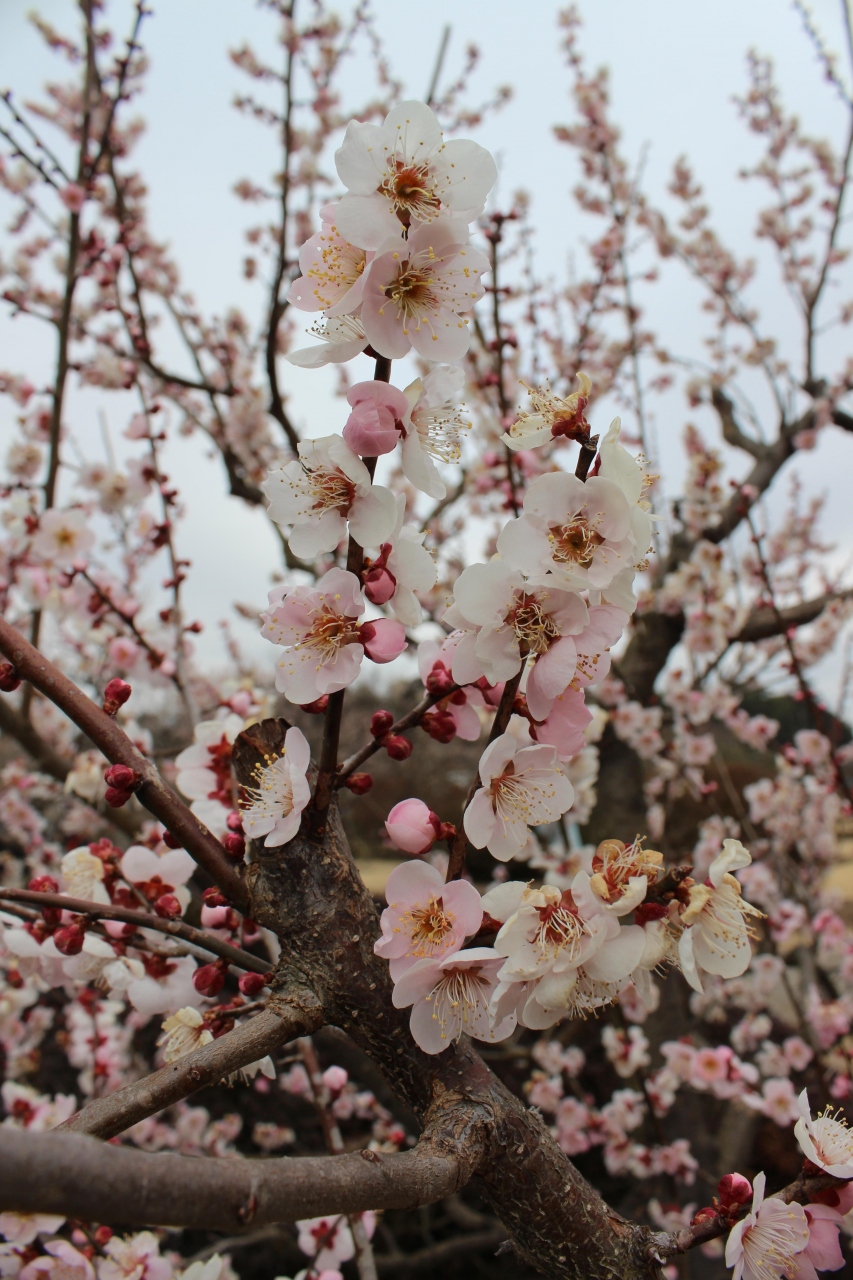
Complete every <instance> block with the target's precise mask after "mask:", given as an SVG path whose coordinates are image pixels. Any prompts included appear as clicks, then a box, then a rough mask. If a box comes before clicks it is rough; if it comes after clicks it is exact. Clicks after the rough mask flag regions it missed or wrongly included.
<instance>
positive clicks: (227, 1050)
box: [0, 991, 323, 1222]
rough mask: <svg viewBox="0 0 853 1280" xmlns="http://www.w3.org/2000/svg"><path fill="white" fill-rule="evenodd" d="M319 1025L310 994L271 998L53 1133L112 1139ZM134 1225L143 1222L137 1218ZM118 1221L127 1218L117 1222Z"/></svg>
mask: <svg viewBox="0 0 853 1280" xmlns="http://www.w3.org/2000/svg"><path fill="white" fill-rule="evenodd" d="M322 1025H323V1011H322V1010H321V1009H320V1007H319V1005H318V1004H317V1001H316V1000H315V999H314V998H313V996H311V994H310V993H308V992H304V991H303V992H298V993H293V994H283V995H281V996H273V997H271V999H270V1003H269V1005H268V1007H267V1008H266V1009H265V1010H264V1012H263V1013H259V1014H258V1016H257V1017H256V1018H251V1019H250V1020H249V1021H248V1022H244V1023H242V1024H241V1025H240V1026H238V1027H235V1029H234V1030H233V1031H229V1032H228V1034H227V1035H224V1036H220V1037H219V1039H218V1040H213V1041H211V1043H210V1044H206V1045H203V1046H202V1048H200V1049H195V1050H193V1052H192V1053H187V1054H185V1055H184V1057H182V1058H178V1060H177V1062H170V1063H168V1064H167V1065H166V1066H165V1067H161V1068H160V1070H159V1071H153V1072H152V1073H151V1075H148V1076H146V1077H145V1078H144V1079H143V1080H137V1081H135V1082H134V1083H133V1084H129V1085H127V1086H126V1087H125V1088H124V1089H119V1090H118V1091H117V1092H116V1093H110V1094H107V1095H106V1097H103V1098H95V1099H93V1101H92V1102H90V1103H89V1105H88V1106H86V1107H84V1108H83V1110H82V1111H78V1112H77V1114H76V1115H73V1116H72V1117H71V1118H70V1120H66V1121H65V1122H64V1123H63V1124H61V1125H59V1126H58V1128H57V1129H56V1130H55V1132H57V1133H58V1132H60V1131H62V1130H68V1131H70V1132H72V1133H87V1134H91V1135H92V1137H95V1138H103V1139H107V1138H114V1137H115V1136H116V1135H117V1134H119V1133H124V1131H125V1130H126V1129H129V1128H130V1127H131V1126H132V1125H135V1124H138V1123H139V1121H140V1120H145V1119H146V1118H147V1117H148V1116H153V1115H155V1114H156V1113H157V1112H158V1111H162V1110H163V1109H164V1108H165V1107H170V1106H172V1104H173V1103H175V1102H180V1100H181V1099H182V1098H187V1097H189V1096H190V1094H192V1093H195V1092H196V1091H197V1090H198V1089H204V1088H205V1087H206V1086H207V1085H212V1084H217V1083H218V1082H219V1081H220V1080H222V1079H223V1078H224V1077H225V1076H227V1075H229V1074H230V1073H231V1072H232V1071H239V1069H240V1068H241V1067H246V1066H248V1065H249V1063H250V1062H257V1061H258V1059H259V1058H263V1057H266V1055H267V1054H268V1053H270V1052H272V1050H273V1049H277V1048H278V1047H279V1045H282V1044H287V1043H288V1041H290V1040H294V1039H296V1037H297V1036H300V1035H303V1034H304V1033H305V1032H308V1031H316V1030H317V1029H318V1027H321V1026H322ZM204 1163H205V1164H206V1163H207V1161H204ZM140 1173H141V1170H140ZM0 1187H2V1176H0ZM3 1203H4V1204H5V1197H3ZM85 1216H89V1217H91V1216H92V1215H85ZM103 1216H104V1215H103V1214H102V1213H99V1212H98V1211H97V1209H96V1211H95V1213H94V1217H95V1218H96V1219H97V1220H98V1221H100V1218H101V1217H103ZM133 1220H134V1221H136V1222H138V1221H142V1219H139V1218H135V1219H133ZM121 1221H130V1219H125V1218H122V1219H121ZM158 1221H159V1219H158ZM163 1221H164V1222H165V1221H166V1220H165V1219H163ZM170 1221H176V1220H175V1219H170Z"/></svg>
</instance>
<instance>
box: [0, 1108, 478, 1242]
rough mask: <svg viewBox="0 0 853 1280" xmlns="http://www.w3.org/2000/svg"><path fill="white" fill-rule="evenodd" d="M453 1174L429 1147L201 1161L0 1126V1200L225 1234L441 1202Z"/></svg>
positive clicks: (90, 1217)
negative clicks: (252, 1227)
mask: <svg viewBox="0 0 853 1280" xmlns="http://www.w3.org/2000/svg"><path fill="white" fill-rule="evenodd" d="M103 1101H107V1099H103ZM459 1180H460V1179H459V1165H458V1163H457V1161H456V1160H454V1159H453V1157H452V1156H449V1155H440V1154H436V1153H433V1152H432V1151H431V1150H430V1149H429V1147H427V1148H426V1149H425V1150H421V1149H418V1148H415V1150H414V1151H405V1152H401V1153H400V1154H397V1155H379V1154H377V1155H376V1156H375V1158H371V1159H369V1160H367V1159H363V1158H362V1156H361V1154H360V1153H358V1152H356V1153H353V1154H352V1155H345V1156H320V1157H316V1158H315V1157H311V1156H307V1157H301V1158H299V1159H286V1158H285V1159H281V1160H269V1159H266V1160H235V1159H233V1158H228V1157H216V1158H214V1157H211V1158H209V1159H204V1160H199V1159H197V1158H196V1157H194V1156H179V1155H174V1154H173V1153H171V1152H170V1153H162V1154H151V1153H149V1152H147V1151H137V1150H134V1149H133V1148H131V1147H122V1146H113V1145H111V1144H110V1143H104V1142H99V1141H97V1140H96V1139H95V1138H90V1137H87V1136H86V1135H84V1134H79V1133H60V1132H57V1131H56V1130H54V1131H53V1132H50V1133H28V1132H26V1131H24V1130H21V1129H4V1128H0V1204H2V1205H3V1207H4V1208H5V1209H11V1210H13V1211H17V1212H19V1213H30V1212H36V1211H37V1212H42V1213H62V1214H65V1216H66V1217H69V1218H80V1219H82V1220H83V1221H84V1222H92V1221H94V1222H101V1221H109V1222H123V1223H128V1224H140V1225H143V1224H155V1225H158V1226H188V1227H203V1228H206V1229H207V1230H211V1231H232V1230H236V1229H238V1228H240V1227H245V1226H248V1224H249V1223H253V1224H256V1225H258V1226H261V1225H262V1224H264V1223H267V1222H294V1221H296V1220H297V1219H300V1218H313V1217H319V1216H321V1215H326V1214H333V1213H334V1214H340V1213H361V1212H364V1211H365V1210H368V1209H411V1208H413V1207H415V1206H416V1205H420V1204H432V1203H434V1202H435V1201H436V1200H440V1199H442V1197H443V1196H446V1195H448V1194H449V1193H450V1192H451V1191H455V1190H456V1188H457V1187H458V1185H459Z"/></svg>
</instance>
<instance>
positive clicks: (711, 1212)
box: [690, 1204, 719, 1227]
mask: <svg viewBox="0 0 853 1280" xmlns="http://www.w3.org/2000/svg"><path fill="white" fill-rule="evenodd" d="M718 1217H719V1214H718V1213H717V1210H716V1209H715V1208H714V1207H713V1205H710V1204H706V1205H705V1207H704V1209H697V1210H696V1212H695V1213H694V1215H693V1217H692V1218H691V1219H690V1225H691V1227H698V1226H701V1225H702V1223H703V1222H714V1221H715V1220H716V1219H717V1218H718Z"/></svg>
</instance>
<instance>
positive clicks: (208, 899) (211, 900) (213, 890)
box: [201, 885, 228, 907]
mask: <svg viewBox="0 0 853 1280" xmlns="http://www.w3.org/2000/svg"><path fill="white" fill-rule="evenodd" d="M201 900H202V902H203V903H204V905H205V906H206V907H227V906H228V900H227V898H223V896H222V894H221V893H220V891H219V890H218V889H217V887H216V885H211V887H210V888H209V889H205V891H204V893H203V894H202V895H201Z"/></svg>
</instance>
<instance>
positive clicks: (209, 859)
mask: <svg viewBox="0 0 853 1280" xmlns="http://www.w3.org/2000/svg"><path fill="white" fill-rule="evenodd" d="M0 652H2V653H3V654H4V655H5V656H6V658H8V660H9V662H11V663H12V665H13V667H15V669H16V670H17V672H18V675H19V676H20V677H21V679H22V680H28V681H29V682H30V684H31V685H33V687H34V688H36V689H38V690H39V692H40V693H42V694H44V696H45V697H46V698H48V699H49V700H50V701H51V702H53V703H55V705H56V706H57V707H59V709H60V711H64V712H65V714H66V715H67V716H68V718H69V719H70V720H73V721H74V723H75V724H76V725H77V727H78V728H79V729H82V731H83V733H85V734H86V736H87V737H88V738H90V739H91V741H92V742H93V743H94V744H95V746H96V747H99V748H100V750H101V751H103V753H104V755H105V756H106V757H107V759H108V760H110V761H112V763H113V764H124V765H127V766H128V768H131V769H134V770H135V771H136V772H137V773H138V774H139V775H140V777H141V778H142V781H141V783H140V784H139V786H138V788H137V790H136V795H137V797H138V798H139V800H140V802H141V803H142V804H143V805H144V806H145V808H146V809H147V810H148V811H149V813H153V814H154V817H155V818H157V819H159V821H160V822H162V823H163V825H164V826H165V827H166V828H167V829H168V830H169V831H170V832H171V833H172V835H174V836H175V837H176V838H177V839H178V840H180V842H181V844H182V845H183V847H184V848H185V849H186V850H187V852H188V853H191V854H192V856H193V857H194V858H195V860H196V862H198V863H199V864H200V866H202V867H204V869H205V870H206V871H207V872H209V873H210V875H211V876H212V877H213V879H214V880H215V881H216V883H217V884H218V885H219V888H220V889H221V890H222V892H223V893H224V894H225V896H226V897H227V898H229V899H230V900H231V902H232V903H233V904H234V905H235V906H236V907H239V908H245V906H246V889H245V886H244V884H243V881H242V880H241V879H240V876H239V875H238V874H237V871H236V869H235V867H234V864H233V863H231V862H229V860H228V856H227V854H226V853H225V850H224V849H223V848H222V845H221V844H220V843H219V841H218V840H217V839H215V837H214V836H212V835H211V833H210V832H209V831H208V829H207V827H205V826H202V824H201V823H200V822H199V820H198V818H196V816H195V814H193V813H191V812H190V810H189V809H188V808H187V806H186V805H185V804H184V802H183V801H182V800H181V799H179V797H178V796H177V794H176V793H175V792H174V791H173V790H172V788H171V787H170V786H169V785H168V784H167V783H166V782H164V780H163V779H162V778H161V777H160V774H159V773H158V772H157V770H156V769H155V768H154V766H153V764H151V762H150V761H148V760H146V759H145V757H144V756H143V755H142V754H141V753H140V752H139V751H137V749H136V747H135V746H134V745H133V743H132V742H131V741H130V738H128V736H127V734H125V733H124V732H123V731H122V730H121V729H120V728H119V726H118V725H117V724H116V722H115V721H114V720H113V719H112V718H111V717H110V716H108V715H107V713H106V712H105V711H103V710H102V709H101V708H100V707H98V706H96V704H95V703H94V702H92V700H91V699H90V698H87V697H86V695H85V694H84V693H82V692H81V690H80V689H78V688H77V686H76V685H75V684H74V683H73V682H72V681H71V680H69V679H68V678H67V676H64V675H63V674H62V672H61V671H60V670H59V668H58V667H55V666H54V665H53V663H52V662H48V660H47V658H45V657H43V656H42V655H41V654H40V653H39V651H38V650H37V649H34V648H33V646H32V645H31V644H28V643H27V641H26V640H25V639H24V637H23V636H22V635H21V633H20V632H19V631H16V630H15V628H14V627H12V626H10V625H9V623H8V622H6V621H5V619H3V618H0Z"/></svg>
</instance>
